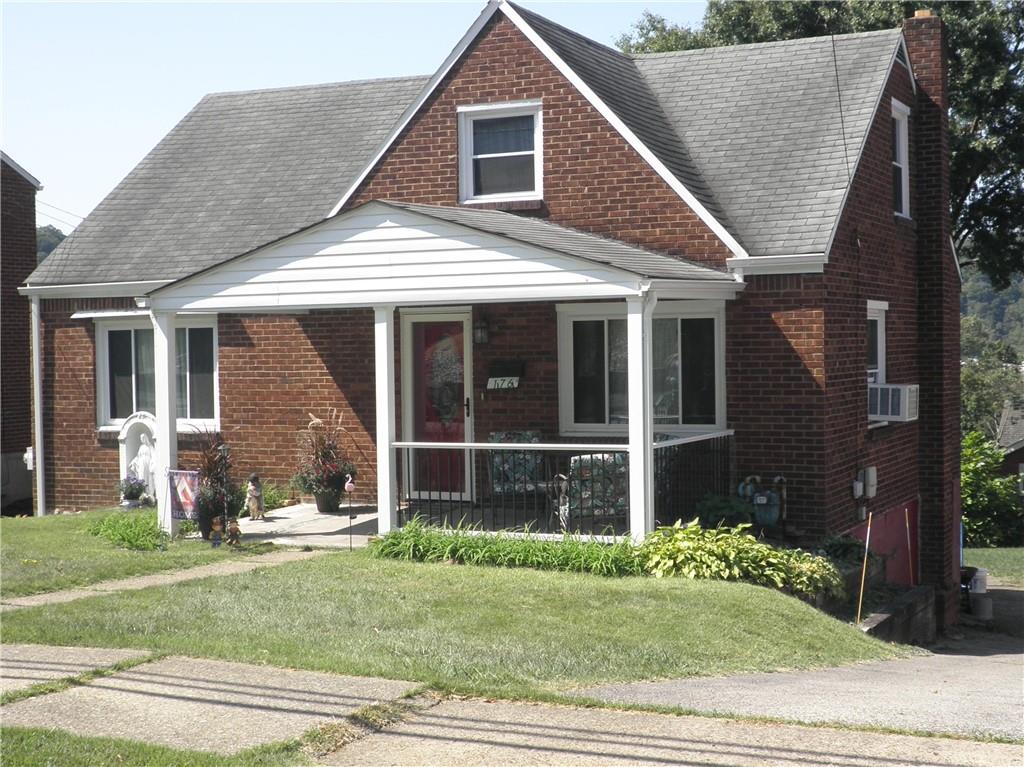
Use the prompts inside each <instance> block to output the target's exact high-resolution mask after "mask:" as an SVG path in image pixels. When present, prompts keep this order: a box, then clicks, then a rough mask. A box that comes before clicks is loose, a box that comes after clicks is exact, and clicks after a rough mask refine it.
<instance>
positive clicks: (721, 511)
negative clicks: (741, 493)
mask: <svg viewBox="0 0 1024 767" xmlns="http://www.w3.org/2000/svg"><path fill="white" fill-rule="evenodd" d="M697 517H698V519H700V523H701V524H702V525H703V526H704V527H719V526H723V527H736V526H737V525H747V524H750V523H751V522H752V521H753V510H752V507H751V505H750V504H749V503H747V502H746V501H743V500H741V499H740V498H736V497H734V496H724V495H706V496H704V499H703V500H702V501H701V502H700V503H698V504H697Z"/></svg>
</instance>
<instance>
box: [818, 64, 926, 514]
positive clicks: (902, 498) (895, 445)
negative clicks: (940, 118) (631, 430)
mask: <svg viewBox="0 0 1024 767" xmlns="http://www.w3.org/2000/svg"><path fill="white" fill-rule="evenodd" d="M893 98H896V99H897V100H899V101H901V102H902V103H904V104H906V105H908V106H910V107H913V104H914V92H913V85H912V84H911V81H910V75H909V73H908V72H907V70H906V68H905V67H903V66H902V65H900V64H898V63H897V64H896V65H895V66H894V67H893V72H892V76H891V77H890V80H889V83H888V84H887V85H886V87H885V90H884V92H883V94H882V100H881V102H880V104H879V107H878V111H877V113H876V114H875V117H874V121H873V122H872V124H871V127H870V130H869V132H868V136H867V140H866V144H865V147H864V152H863V155H862V156H861V159H860V164H859V165H858V168H857V175H856V177H855V179H854V183H853V186H852V188H851V190H850V194H849V197H848V200H847V205H846V209H845V211H844V213H843V215H842V217H841V219H840V222H839V227H838V230H837V232H836V238H835V242H834V243H833V247H832V251H831V253H830V254H829V262H828V265H827V266H826V267H825V290H826V295H827V300H826V303H825V317H826V326H827V328H828V332H827V334H826V344H825V360H826V363H825V365H826V380H827V388H826V392H827V394H826V401H827V409H826V413H827V418H826V425H825V434H826V440H825V441H826V445H827V450H826V463H827V469H826V482H825V485H826V486H825V496H826V497H825V507H824V512H825V514H826V515H827V517H828V524H827V526H828V528H829V529H830V530H835V531H841V530H846V529H849V528H850V527H853V526H854V525H856V524H857V523H858V522H859V515H858V508H859V507H860V506H861V505H863V506H864V507H865V509H866V510H871V511H873V512H875V513H880V512H883V511H886V510H888V509H890V508H893V507H896V506H898V505H900V504H903V503H906V502H908V501H913V500H915V499H916V498H917V494H918V476H917V474H918V465H917V464H918V458H917V444H918V425H917V424H916V423H905V424H896V423H894V424H891V425H889V426H883V427H876V428H873V429H869V428H868V420H867V385H866V383H865V367H866V360H867V329H866V326H867V316H866V315H867V301H868V300H876V301H887V302H888V304H889V309H888V311H887V312H886V317H885V319H886V323H885V324H886V339H885V340H886V349H885V360H886V381H887V382H888V383H918V379H919V374H918V360H917V347H918V328H917V308H918V302H917V278H918V268H917V258H916V244H917V236H916V232H915V222H914V221H907V220H905V219H902V218H900V217H898V216H896V215H895V214H894V212H893V206H892V164H891V151H892V149H891V146H892V124H891V120H892V108H891V104H892V99H893ZM916 148H917V146H916V142H915V141H913V139H912V140H911V146H910V151H911V167H912V168H913V158H914V156H915V150H916ZM912 175H916V174H912ZM917 202H918V200H917V195H916V194H915V193H914V190H913V189H912V190H911V201H910V210H911V213H912V214H914V215H916V214H915V211H916V208H917ZM866 466H875V467H876V469H877V471H878V495H877V496H876V497H875V498H874V499H872V500H871V501H867V502H865V501H863V500H861V501H857V500H855V499H854V498H853V493H852V483H853V481H854V479H856V476H857V472H858V470H859V469H862V468H864V467H866Z"/></svg>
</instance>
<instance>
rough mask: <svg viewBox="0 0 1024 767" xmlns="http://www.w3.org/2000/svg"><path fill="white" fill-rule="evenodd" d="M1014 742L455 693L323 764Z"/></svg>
mask: <svg viewBox="0 0 1024 767" xmlns="http://www.w3.org/2000/svg"><path fill="white" fill-rule="evenodd" d="M1021 756H1022V747H1021V746H1013V745H1003V744H993V743H975V742H971V741H961V740H950V739H943V738H916V737H909V736H905V735H883V734H877V733H868V732H853V731H844V730H829V729H825V728H809V727H799V726H794V725H777V724H760V723H753V722H740V721H735V720H725V719H709V718H703V717H692V716H670V715H664V714H648V713H639V712H628V711H608V710H601V709H581V708H572V707H568V706H546V705H533V704H525V703H506V702H487V701H480V700H460V701H449V702H445V703H441V704H440V705H438V706H436V707H434V708H432V709H428V710H426V711H421V712H419V713H417V714H416V715H414V716H412V717H411V718H410V719H408V720H407V721H405V722H403V723H400V724H397V725H394V726H392V727H389V728H387V729H386V730H383V731H382V732H379V733H376V734H373V735H370V736H369V737H366V738H363V739H362V740H358V741H356V742H354V743H350V744H349V745H347V746H345V747H344V748H342V749H341V750H339V751H336V752H335V753H333V754H331V755H330V756H329V757H327V758H326V759H325V760H324V764H328V765H339V766H340V765H346V766H348V767H359V766H361V765H367V766H368V765H374V766H377V765H409V766H410V767H413V766H415V767H419V765H425V764H429V765H434V766H437V767H440V766H441V765H457V767H475V766H479V767H493V765H531V766H533V765H588V766H592V767H611V766H612V765H616V766H618V765H636V764H654V765H680V766H683V765H687V766H688V765H712V766H721V767H725V766H726V765H728V767H821V766H824V765H837V766H838V767H902V766H903V765H906V766H907V767H911V766H913V767H947V766H948V767H952V766H953V765H956V767H1019V765H1020V764H1021Z"/></svg>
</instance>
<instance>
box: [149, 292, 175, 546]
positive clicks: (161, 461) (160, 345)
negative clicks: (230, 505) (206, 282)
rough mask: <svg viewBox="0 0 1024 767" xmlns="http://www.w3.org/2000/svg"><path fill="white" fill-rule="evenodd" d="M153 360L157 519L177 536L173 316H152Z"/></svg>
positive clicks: (154, 473)
mask: <svg viewBox="0 0 1024 767" xmlns="http://www.w3.org/2000/svg"><path fill="white" fill-rule="evenodd" d="M150 316H151V317H152V319H153V356H154V358H155V363H154V372H155V378H156V434H154V435H153V436H154V439H155V440H156V462H155V463H156V466H155V467H154V471H153V477H154V482H155V483H156V503H157V516H158V518H159V520H160V529H161V530H165V531H166V532H168V533H170V534H171V535H177V533H178V521H177V520H175V519H172V518H171V489H170V483H169V482H168V481H167V472H168V470H170V469H176V468H177V467H178V415H177V412H178V408H177V402H178V393H177V385H178V376H177V350H176V349H175V348H174V347H175V342H176V340H177V339H176V338H175V334H174V319H175V315H174V314H173V313H171V312H153V313H152V314H151V315H150Z"/></svg>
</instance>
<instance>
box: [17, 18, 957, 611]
mask: <svg viewBox="0 0 1024 767" xmlns="http://www.w3.org/2000/svg"><path fill="white" fill-rule="evenodd" d="M944 45H945V43H944V33H943V27H942V22H941V20H940V19H939V18H938V17H937V16H935V15H932V14H928V13H919V14H918V15H917V16H915V17H914V18H912V19H908V20H907V21H906V23H905V25H904V27H903V29H902V30H900V29H895V30H889V31H882V32H873V33H863V34H854V35H842V36H836V37H835V38H827V37H826V38H810V39H805V40H794V41H789V42H779V43H768V44H758V45H744V46H736V47H732V48H718V49H710V50H699V51H686V52H679V53H666V54H653V55H637V56H626V55H623V54H622V53H620V52H618V51H614V50H612V49H610V48H607V47H605V46H603V45H600V44H598V43H595V42H593V41H590V40H588V39H586V38H583V37H581V36H579V35H577V34H575V33H574V32H572V31H570V30H567V29H565V28H563V27H560V26H558V25H556V24H553V23H551V22H549V21H547V20H545V19H543V18H541V17H539V16H537V15H536V14H533V13H531V12H528V11H526V10H525V9H522V8H519V7H517V6H515V5H512V4H510V3H507V2H492V3H489V4H488V5H487V6H486V7H485V8H484V10H483V11H482V13H481V14H480V16H479V18H478V19H477V20H476V22H475V23H474V24H473V25H472V27H471V28H470V29H469V30H468V31H467V32H466V34H465V36H464V37H463V38H462V40H461V41H460V42H459V44H458V45H457V46H456V48H455V49H454V50H453V51H452V53H451V54H450V55H449V56H448V58H447V59H446V60H445V61H444V63H443V64H442V66H441V67H440V68H439V69H438V71H437V72H435V73H434V74H433V75H432V76H429V77H418V78H405V79H391V80H378V81H363V82H348V83H338V84H332V85H323V86H311V87H301V88H290V89H289V88H286V89H276V90H270V91H254V92H245V93H223V94H212V95H210V96H207V97H205V98H204V99H203V100H202V101H201V102H200V103H199V104H198V105H197V106H196V107H195V108H194V109H193V110H192V112H190V113H189V114H188V115H187V116H186V117H185V118H184V119H183V120H182V121H181V123H179V124H178V126H176V127H175V128H174V130H173V131H171V133H170V134H169V135H168V136H167V137H166V138H164V139H163V141H161V142H160V144H158V145H157V147H156V148H154V149H153V151H152V152H151V153H150V154H149V155H148V156H147V157H146V158H145V159H144V160H143V161H142V163H141V164H140V165H139V166H138V167H137V168H136V169H135V170H134V171H132V173H130V174H129V175H128V176H127V177H126V178H125V179H124V180H123V181H122V182H121V184H120V185H118V187H117V188H116V189H115V190H114V191H113V192H112V193H111V194H110V196H108V197H107V198H106V199H105V200H104V201H103V202H102V203H101V204H100V205H99V207H97V209H96V210H95V211H94V212H93V214H92V215H91V216H89V218H88V219H86V221H84V222H83V223H82V224H81V225H80V226H79V228H78V229H77V230H76V231H75V232H74V234H73V235H72V236H71V237H69V238H68V240H66V241H65V242H64V243H62V244H61V245H60V246H59V247H58V248H57V250H55V251H54V253H53V254H52V255H51V256H50V258H49V259H48V260H47V261H46V262H45V263H44V264H43V265H41V266H40V268H39V269H38V270H37V271H36V272H35V273H34V274H33V275H32V276H31V277H30V278H29V280H28V281H27V284H26V286H25V287H24V288H23V289H22V291H23V292H24V293H26V294H28V295H30V296H31V298H32V300H33V301H34V302H37V303H38V305H39V308H40V309H39V311H40V315H41V328H42V342H41V344H40V346H39V348H38V350H37V352H38V364H39V365H40V367H41V370H42V380H43V382H44V388H45V395H44V405H43V423H44V424H45V430H46V450H45V459H46V461H45V476H46V493H47V496H46V497H47V506H48V507H50V508H52V507H55V506H78V507H82V506H92V505H98V504H104V503H109V502H110V501H111V500H112V494H113V490H112V488H113V486H114V484H115V483H116V481H117V479H118V471H119V464H118V451H117V434H118V432H119V429H121V428H122V426H123V424H124V423H125V420H126V419H127V418H129V417H130V416H131V415H132V414H134V413H136V412H137V411H149V412H151V413H152V414H153V415H154V416H155V424H156V434H157V443H156V457H157V464H158V465H159V466H175V465H181V466H184V467H187V466H189V465H190V461H191V460H192V450H193V449H194V442H193V439H192V437H191V436H190V435H192V434H194V433H195V431H196V430H199V429H210V430H219V431H220V432H221V433H223V434H224V435H225V438H226V439H227V440H228V441H229V442H230V444H231V446H232V450H233V454H234V456H235V458H236V461H237V464H238V465H239V467H240V469H241V470H242V471H246V472H247V471H250V470H256V471H259V472H260V473H261V475H263V476H264V477H268V478H270V479H273V480H276V481H281V482H284V481H287V480H288V478H289V477H290V476H291V474H292V472H293V470H294V466H295V433H296V431H297V430H298V429H300V428H301V427H303V426H304V425H305V423H306V422H307V420H308V415H307V414H308V413H310V412H313V413H316V414H323V413H324V412H326V410H327V409H328V408H331V407H333V408H337V409H338V411H339V412H340V416H341V418H342V419H343V422H344V424H345V427H346V429H347V431H348V433H349V436H350V439H351V452H352V456H353V458H354V460H355V461H356V463H357V465H358V466H359V480H360V481H359V491H358V492H359V493H361V494H362V498H363V500H366V501H369V502H373V503H376V504H377V508H378V512H379V513H378V522H379V526H380V528H381V529H382V530H384V529H389V528H390V527H391V526H394V525H398V524H402V522H403V521H404V520H405V519H407V518H408V516H409V514H411V513H414V512H421V513H427V514H432V515H437V516H438V517H446V518H448V519H454V518H456V517H458V518H463V517H468V518H469V519H470V520H471V521H473V522H474V523H477V524H481V525H484V526H492V527H522V526H523V525H525V524H529V525H531V527H532V528H533V529H541V530H550V531H559V530H561V529H574V530H583V531H586V532H591V531H601V530H606V529H609V528H611V529H613V530H615V531H616V532H622V533H624V532H627V531H629V532H631V533H632V534H633V535H635V536H639V535H642V534H643V532H644V531H646V530H649V529H651V527H652V526H653V525H654V524H656V523H659V522H661V523H663V522H671V521H673V520H674V519H677V518H681V517H687V518H688V517H689V516H690V515H692V513H693V510H694V505H695V503H696V502H697V501H698V500H699V499H700V498H701V497H703V495H705V494H706V493H708V492H716V493H720V494H730V493H732V492H734V491H735V483H736V481H737V478H743V477H747V476H752V475H757V476H759V477H760V478H761V482H762V484H764V485H771V484H772V483H773V480H774V478H776V477H784V478H785V496H786V504H785V526H784V532H785V535H786V537H787V538H789V539H792V540H796V541H801V542H812V541H816V540H820V539H821V538H822V537H824V536H826V535H829V534H833V533H838V532H844V531H854V532H855V531H856V528H857V527H858V525H860V524H862V521H863V518H864V515H865V514H866V512H868V511H871V512H872V513H873V514H874V515H875V517H876V519H879V520H882V521H880V522H879V529H881V530H888V529H889V528H890V527H891V528H893V530H895V529H896V525H895V524H894V521H899V525H900V526H899V528H898V529H899V531H900V533H899V535H896V533H895V532H893V533H891V534H886V535H883V536H881V538H880V539H877V538H874V536H873V539H875V540H876V542H877V545H878V546H879V547H881V550H883V551H885V553H890V554H892V555H893V561H894V562H895V561H898V558H899V557H903V565H902V567H900V568H898V569H899V572H900V573H908V572H909V573H912V577H913V579H914V581H915V582H924V583H929V584H932V585H934V586H936V588H937V589H938V593H939V594H940V598H939V609H940V615H941V616H942V620H944V621H951V620H952V619H953V618H954V617H955V610H956V599H957V594H958V592H957V585H958V580H959V574H958V566H959V562H958V552H957V551H956V546H957V540H958V534H957V531H958V523H959V487H958V482H959V469H958V458H959V456H958V451H959V431H958V412H959V391H958V387H959V372H958V353H959V352H958V348H959V337H958V334H959V321H958V294H959V279H958V272H957V268H956V264H955V261H954V257H953V254H952V252H951V249H950V241H949V227H950V223H949V207H948V202H947V200H948V186H949V181H948V137H947V96H946V75H945V47H944ZM175 369H176V370H177V373H176V375H172V374H171V373H172V371H174V370H175ZM175 403H176V404H175ZM869 411H870V413H869ZM174 431H176V432H177V434H178V438H177V440H166V439H161V438H160V436H159V435H160V434H166V433H172V432H174ZM510 445H511V447H510ZM858 483H859V484H858ZM781 487H782V485H781V483H780V484H777V485H776V489H778V490H781ZM165 500H166V499H161V503H162V504H164V501H165ZM162 513H164V514H165V516H164V520H165V522H166V523H168V524H169V523H170V522H169V517H167V516H166V510H165V509H162ZM908 518H909V519H911V521H912V524H913V526H914V530H915V532H914V534H913V536H912V537H913V541H912V550H911V551H910V552H908V551H907V550H906V536H905V535H904V533H903V524H904V520H906V519H908ZM884 520H889V522H887V523H884V522H883V521H884ZM908 557H909V559H908ZM908 564H909V567H908ZM894 569H896V568H894ZM894 577H899V574H898V573H894ZM907 577H910V576H907Z"/></svg>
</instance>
